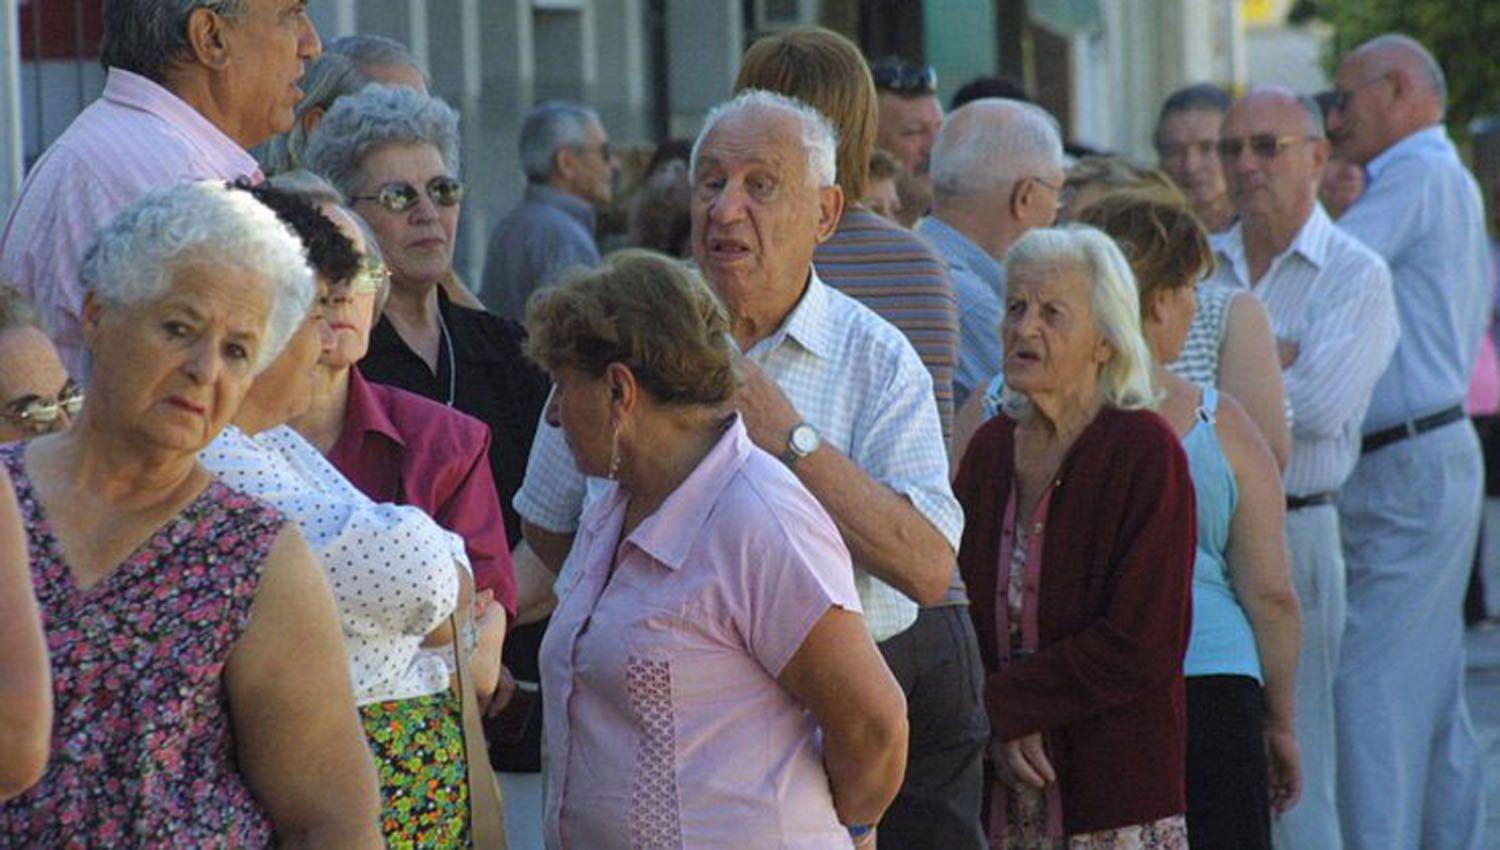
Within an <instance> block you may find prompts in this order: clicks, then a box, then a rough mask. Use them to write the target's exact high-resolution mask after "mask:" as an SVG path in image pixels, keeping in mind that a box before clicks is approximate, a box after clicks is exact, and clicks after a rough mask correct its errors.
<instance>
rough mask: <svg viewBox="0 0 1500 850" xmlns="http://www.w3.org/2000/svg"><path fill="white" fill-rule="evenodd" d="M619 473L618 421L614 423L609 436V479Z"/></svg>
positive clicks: (616, 476)
mask: <svg viewBox="0 0 1500 850" xmlns="http://www.w3.org/2000/svg"><path fill="white" fill-rule="evenodd" d="M619 475H620V423H618V422H616V423H615V430H614V434H613V435H612V436H611V437H610V446H609V479H610V480H611V481H613V480H615V479H616V478H618V477H619Z"/></svg>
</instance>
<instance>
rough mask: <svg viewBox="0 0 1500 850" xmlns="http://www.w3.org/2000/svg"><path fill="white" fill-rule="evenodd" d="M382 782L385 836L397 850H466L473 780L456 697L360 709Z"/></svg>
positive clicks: (446, 695) (437, 696)
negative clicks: (465, 758) (465, 749)
mask: <svg viewBox="0 0 1500 850" xmlns="http://www.w3.org/2000/svg"><path fill="white" fill-rule="evenodd" d="M359 713H360V717H361V718H362V719H363V720H364V725H365V737H366V738H367V739H368V740H369V742H370V749H371V750H372V751H373V752H374V753H375V769H376V771H377V772H378V773H379V774H380V799H381V811H380V828H381V831H382V832H384V833H385V840H386V844H387V846H389V847H390V848H391V850H429V848H430V850H440V848H441V850H463V848H468V847H469V846H470V842H469V776H468V765H467V763H466V762H465V761H464V733H463V715H462V711H461V709H460V707H459V703H458V698H457V697H456V696H454V695H453V694H452V693H451V692H449V691H444V692H443V693H440V694H432V695H430V696H424V697H413V698H411V699H400V700H390V701H387V702H377V703H371V704H370V705H364V706H360V709H359Z"/></svg>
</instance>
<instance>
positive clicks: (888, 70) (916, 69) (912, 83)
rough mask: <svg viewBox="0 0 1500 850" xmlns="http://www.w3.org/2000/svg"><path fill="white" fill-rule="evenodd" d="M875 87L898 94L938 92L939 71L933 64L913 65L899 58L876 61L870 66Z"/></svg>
mask: <svg viewBox="0 0 1500 850" xmlns="http://www.w3.org/2000/svg"><path fill="white" fill-rule="evenodd" d="M870 76H872V77H874V78H875V87H876V88H878V89H881V90H883V91H888V92H894V93H896V94H912V95H915V94H937V71H936V70H935V69H933V67H932V66H931V65H913V64H911V63H909V62H903V61H901V60H899V59H887V60H882V61H880V62H876V63H875V65H874V66H873V67H871V68H870Z"/></svg>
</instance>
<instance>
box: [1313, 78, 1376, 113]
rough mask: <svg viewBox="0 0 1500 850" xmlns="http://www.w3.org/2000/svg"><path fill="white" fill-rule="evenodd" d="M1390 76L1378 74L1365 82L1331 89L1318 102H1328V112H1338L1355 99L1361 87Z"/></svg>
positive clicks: (1326, 107)
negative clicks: (1344, 87)
mask: <svg viewBox="0 0 1500 850" xmlns="http://www.w3.org/2000/svg"><path fill="white" fill-rule="evenodd" d="M1388 76H1390V75H1389V74H1378V75H1376V76H1374V77H1371V78H1370V79H1368V80H1365V81H1364V82H1359V83H1355V84H1354V85H1353V86H1351V87H1350V88H1347V89H1341V88H1335V89H1333V90H1331V91H1327V92H1324V93H1323V94H1321V95H1319V96H1318V102H1319V103H1320V104H1324V103H1326V106H1325V110H1326V112H1327V113H1333V112H1338V111H1340V110H1342V109H1343V108H1344V107H1346V106H1348V105H1349V101H1351V100H1353V99H1354V95H1355V93H1357V92H1358V91H1359V90H1360V89H1363V88H1368V87H1370V86H1373V85H1375V84H1376V83H1378V82H1381V81H1383V80H1384V79H1385V78H1386V77H1388Z"/></svg>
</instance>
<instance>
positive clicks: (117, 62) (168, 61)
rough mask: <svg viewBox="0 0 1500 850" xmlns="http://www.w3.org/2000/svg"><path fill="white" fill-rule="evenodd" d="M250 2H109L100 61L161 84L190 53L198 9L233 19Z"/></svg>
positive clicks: (245, 9) (105, 64) (160, 0)
mask: <svg viewBox="0 0 1500 850" xmlns="http://www.w3.org/2000/svg"><path fill="white" fill-rule="evenodd" d="M249 2H250V0H109V2H108V3H105V4H104V40H103V42H102V43H101V44H100V47H99V61H100V62H101V63H102V64H103V65H104V67H106V68H119V69H121V70H124V71H130V72H132V73H135V74H140V75H141V76H143V77H146V78H148V79H151V80H155V81H156V82H158V83H163V82H165V81H166V76H167V70H168V69H169V68H171V66H172V63H173V62H175V61H177V60H178V58H179V57H181V56H182V54H183V53H185V52H187V49H188V40H187V25H188V18H189V17H190V16H191V15H192V14H193V12H195V11H197V10H198V9H208V10H209V11H211V12H216V13H218V14H220V15H224V16H227V17H233V16H235V15H242V14H244V13H245V12H246V11H247V7H248V5H249Z"/></svg>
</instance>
